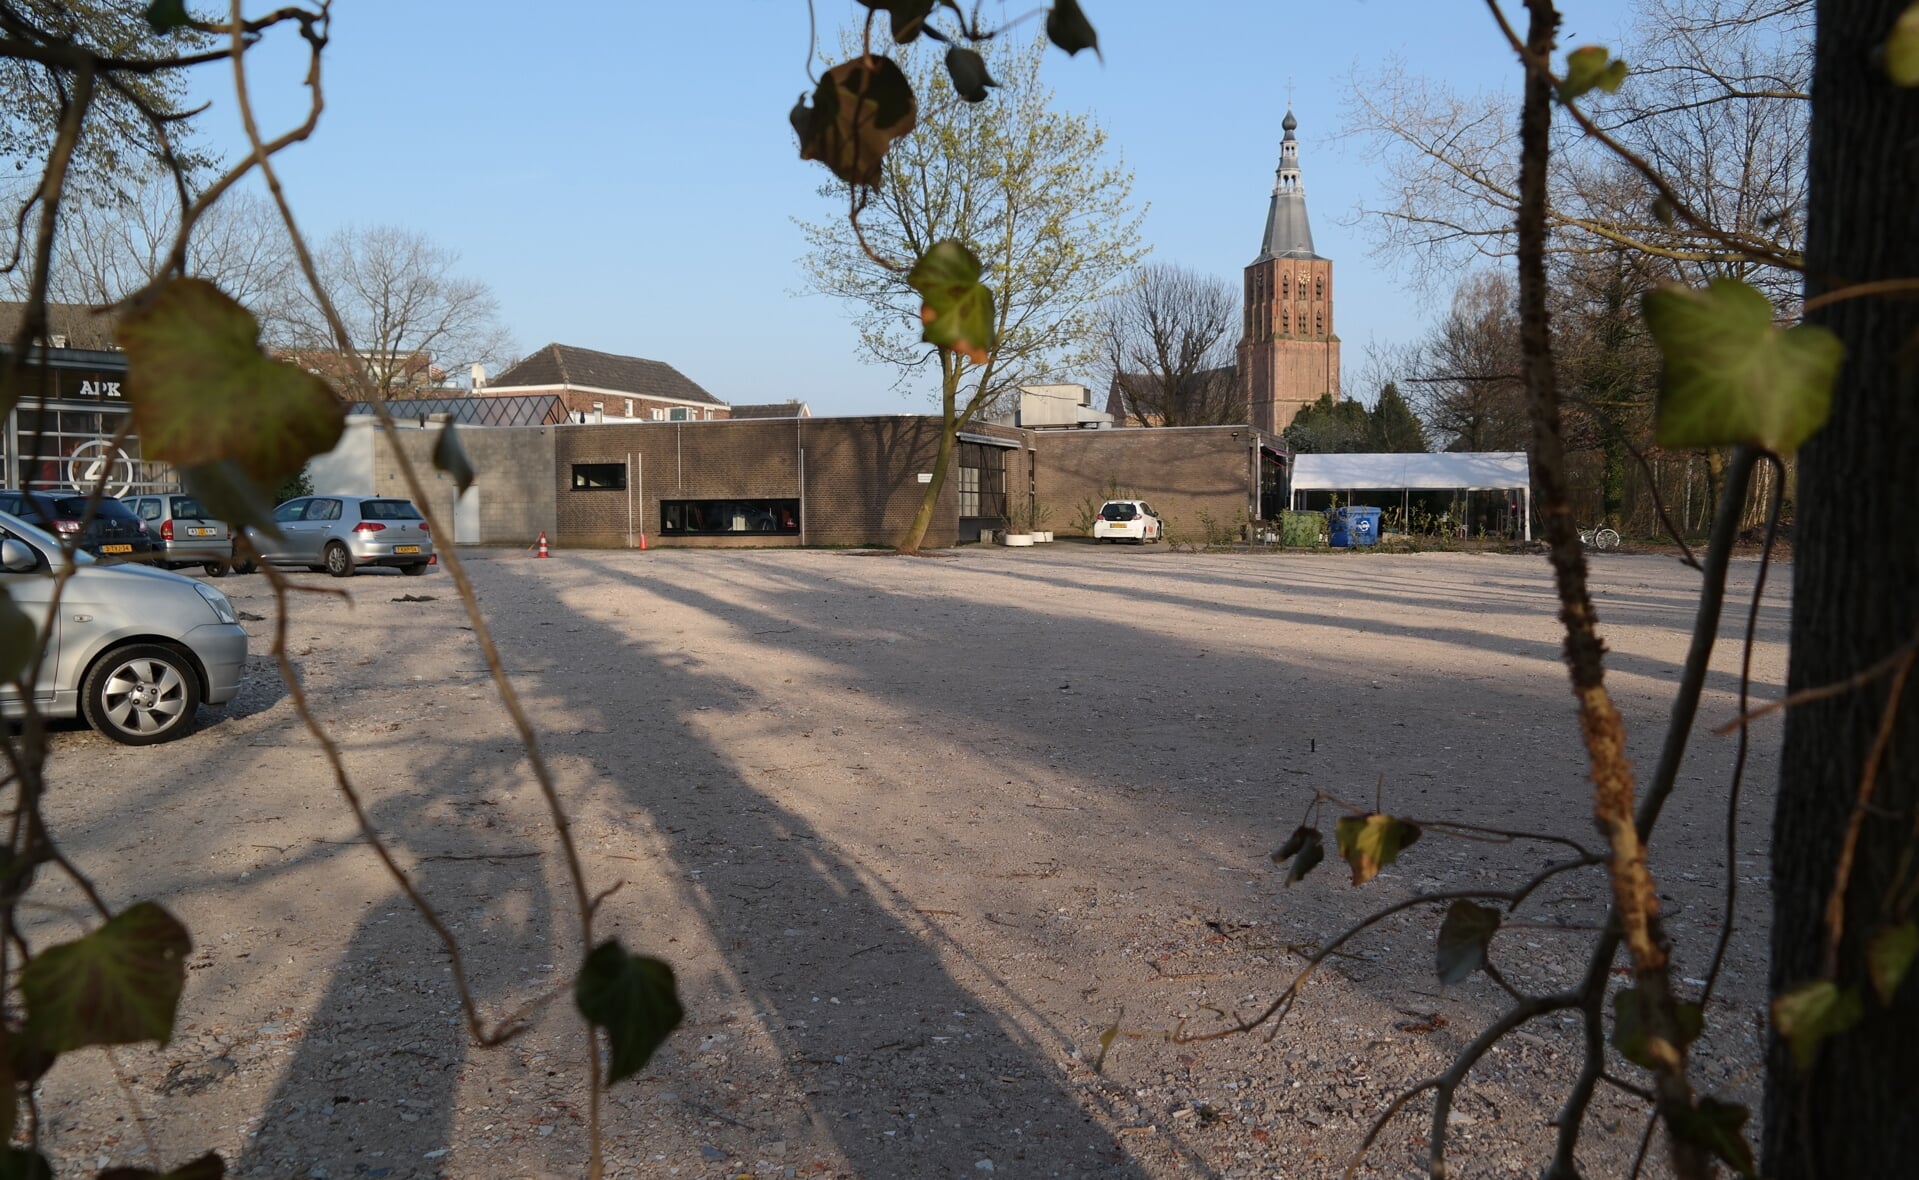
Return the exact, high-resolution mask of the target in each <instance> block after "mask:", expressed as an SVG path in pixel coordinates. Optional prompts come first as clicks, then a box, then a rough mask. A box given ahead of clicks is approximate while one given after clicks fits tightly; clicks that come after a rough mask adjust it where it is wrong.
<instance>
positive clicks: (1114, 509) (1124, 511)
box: [1099, 500, 1139, 520]
mask: <svg viewBox="0 0 1919 1180" xmlns="http://www.w3.org/2000/svg"><path fill="white" fill-rule="evenodd" d="M1099 514H1100V515H1101V516H1103V517H1105V518H1106V519H1107V520H1131V519H1133V518H1134V517H1135V516H1138V515H1139V509H1137V508H1135V507H1133V505H1131V504H1128V503H1126V502H1124V501H1119V500H1116V501H1114V502H1113V503H1111V504H1108V505H1107V506H1106V507H1104V508H1102V509H1100V510H1099Z"/></svg>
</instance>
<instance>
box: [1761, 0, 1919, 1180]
mask: <svg viewBox="0 0 1919 1180" xmlns="http://www.w3.org/2000/svg"><path fill="white" fill-rule="evenodd" d="M1907 3H1908V0H1825V2H1823V3H1821V4H1820V5H1819V10H1818V32H1817V50H1816V54H1817V60H1816V62H1815V66H1814V76H1813V86H1812V92H1813V95H1814V97H1815V102H1814V106H1813V115H1812V146H1811V160H1810V169H1809V180H1810V197H1809V200H1808V231H1807V250H1806V272H1807V274H1808V276H1809V278H1808V280H1807V294H1808V296H1812V295H1817V294H1819V293H1820V292H1821V291H1826V290H1832V289H1834V288H1836V287H1840V286H1843V285H1845V284H1846V283H1849V282H1862V281H1870V280H1874V279H1885V278H1900V279H1912V278H1915V277H1919V202H1916V201H1915V200H1914V198H1913V193H1914V191H1915V188H1916V187H1919V148H1916V147H1915V145H1919V90H1900V89H1898V88H1896V87H1894V86H1892V85H1891V84H1890V82H1888V80H1887V78H1886V76H1885V73H1884V70H1883V67H1882V65H1881V56H1880V55H1881V47H1882V46H1883V44H1884V42H1885V40H1886V35H1887V33H1888V32H1889V31H1890V30H1891V29H1892V27H1893V23H1894V21H1895V20H1896V19H1897V18H1898V16H1899V14H1900V11H1901V10H1902V9H1904V8H1905V7H1906V5H1907ZM1808 318H1810V319H1812V320H1814V321H1815V322H1819V323H1824V324H1826V325H1827V326H1829V327H1831V328H1832V329H1833V330H1834V331H1836V332H1837V333H1838V334H1839V336H1840V339H1841V340H1843V341H1844V343H1845V346H1846V363H1845V368H1844V370H1843V371H1842V372H1841V374H1840V377H1839V382H1838V387H1837V389H1836V390H1835V392H1834V397H1833V412H1832V420H1831V422H1830V424H1829V425H1827V426H1826V428H1825V429H1824V430H1823V431H1822V432H1821V433H1820V434H1819V435H1818V436H1817V437H1815V438H1814V439H1813V440H1812V441H1811V442H1809V443H1808V444H1807V445H1806V447H1805V448H1804V450H1803V451H1802V452H1801V462H1800V467H1799V473H1798V474H1799V478H1798V504H1797V508H1798V517H1797V523H1798V526H1799V527H1798V528H1796V529H1795V533H1794V540H1795V546H1794V549H1795V552H1794V561H1793V604H1792V665H1791V673H1790V677H1789V686H1790V688H1792V689H1794V690H1798V689H1805V688H1811V687H1814V686H1817V685H1823V684H1831V683H1834V682H1837V681H1843V680H1845V679H1846V678H1847V677H1850V676H1852V675H1853V674H1854V673H1856V672H1858V671H1860V670H1861V669H1864V668H1866V667H1869V666H1870V665H1872V664H1874V663H1875V662H1878V661H1880V660H1883V659H1884V658H1885V657H1886V656H1887V655H1888V654H1889V653H1891V652H1893V651H1894V650H1896V649H1898V648H1899V647H1900V646H1901V645H1902V644H1906V643H1909V642H1911V641H1912V639H1913V636H1914V634H1915V628H1919V375H1916V374H1915V358H1914V356H1913V353H1912V349H1913V347H1914V343H1913V342H1914V341H1915V340H1916V339H1919V302H1915V301H1913V300H1912V299H1911V297H1910V296H1906V297H1904V298H1899V297H1893V298H1885V297H1872V298H1862V299H1851V300H1846V301H1844V302H1840V303H1837V304H1833V305H1831V306H1828V307H1825V308H1821V309H1818V310H1817V311H1815V312H1814V313H1813V314H1812V315H1811V316H1809V317H1808ZM1902 350H1904V351H1905V355H1904V356H1903V358H1902V356H1901V351H1902ZM1915 680H1919V677H1915ZM1889 682H1890V678H1889V677H1886V676H1881V677H1879V678H1878V679H1877V680H1875V681H1874V682H1872V683H1871V684H1870V685H1868V686H1867V687H1864V688H1861V689H1857V690H1854V691H1850V692H1845V693H1841V694H1839V695H1837V696H1833V697H1829V698H1827V699H1824V700H1819V701H1814V702H1812V703H1809V704H1805V705H1801V706H1799V707H1797V708H1795V709H1793V710H1792V711H1791V713H1790V715H1789V716H1788V718H1787V720H1786V727H1785V748H1784V753H1783V758H1782V766H1781V775H1780V784H1779V798H1778V805H1777V814H1776V816H1775V819H1774V826H1773V849H1772V855H1773V883H1772V894H1773V932H1772V988H1773V991H1774V992H1775V994H1776V993H1778V992H1779V991H1782V990H1784V989H1786V988H1789V987H1792V986H1793V985H1795V984H1799V983H1802V982H1805V981H1807V980H1810V979H1816V978H1820V977H1822V976H1823V975H1824V974H1825V973H1826V970H1827V955H1826V938H1827V934H1828V929H1827V924H1826V914H1825V911H1826V904H1827V899H1828V896H1829V895H1830V894H1831V892H1832V890H1833V884H1834V880H1835V874H1836V865H1837V862H1838V857H1839V852H1840V847H1841V844H1842V841H1843V839H1844V836H1845V832H1846V829H1847V824H1848V819H1849V816H1850V815H1851V813H1852V811H1853V805H1854V800H1855V799H1856V797H1857V794H1858V790H1859V785H1860V782H1861V776H1862V773H1863V772H1864V769H1865V766H1866V763H1867V760H1868V756H1869V754H1870V751H1871V750H1872V748H1873V744H1874V738H1875V735H1876V734H1877V733H1878V732H1879V728H1880V724H1881V720H1882V717H1883V716H1884V715H1885V713H1886V710H1887V707H1888V700H1889V693H1890V683H1889ZM1895 709H1896V711H1895V712H1894V713H1893V714H1892V730H1891V735H1890V736H1891V741H1890V745H1889V747H1888V749H1887V752H1886V754H1885V758H1884V761H1883V763H1882V764H1881V765H1880V767H1879V770H1878V775H1877V778H1876V780H1875V783H1874V790H1873V795H1872V802H1873V804H1874V810H1873V811H1871V812H1869V813H1868V814H1867V817H1866V819H1865V822H1864V826H1863V829H1862V832H1861V836H1860V840H1859V845H1858V851H1857V854H1856V860H1855V863H1854V867H1853V870H1852V874H1851V884H1850V888H1848V889H1847V890H1846V892H1845V894H1844V902H1845V908H1844V911H1843V912H1844V922H1843V925H1842V929H1843V937H1842V939H1841V940H1840V943H1839V948H1838V949H1839V954H1838V957H1837V981H1838V983H1839V984H1840V985H1841V986H1842V987H1853V988H1856V989H1858V990H1859V992H1860V993H1861V995H1862V998H1863V1002H1864V1017H1863V1019H1862V1020H1861V1021H1860V1023H1859V1024H1858V1025H1857V1026H1856V1027H1855V1028H1853V1029H1852V1030H1851V1031H1850V1032H1846V1033H1842V1034H1840V1035H1839V1036H1836V1037H1834V1038H1832V1039H1830V1040H1828V1041H1827V1042H1825V1044H1824V1046H1823V1048H1822V1049H1821V1051H1820V1053H1819V1056H1818V1058H1817V1060H1816V1061H1815V1062H1814V1063H1813V1065H1812V1066H1811V1068H1809V1069H1806V1070H1800V1069H1798V1068H1797V1067H1795V1066H1794V1065H1793V1063H1792V1061H1791V1060H1790V1057H1789V1055H1788V1054H1787V1053H1786V1051H1785V1048H1784V1046H1783V1045H1782V1044H1781V1043H1780V1042H1779V1039H1778V1038H1777V1037H1776V1036H1775V1037H1774V1038H1773V1043H1772V1044H1771V1046H1770V1061H1769V1070H1768V1085H1767V1092H1766V1128H1765V1167H1764V1171H1765V1174H1766V1175H1767V1176H1769V1177H1773V1178H1775V1180H1810V1178H1811V1177H1815V1176H1817V1177H1821V1178H1824V1180H1837V1178H1838V1177H1854V1176H1862V1177H1863V1176H1903V1175H1911V1174H1912V1173H1913V1169H1914V1167H1915V1162H1914V1161H1915V1160H1919V1118H1915V1117H1913V1116H1914V1112H1915V1110H1919V972H1910V973H1908V975H1907V977H1906V979H1905V983H1904V986H1903V988H1902V989H1901V990H1900V992H1899V993H1898V995H1897V996H1896V997H1895V1003H1894V1004H1893V1006H1892V1007H1890V1008H1887V1007H1884V1006H1882V1005H1881V1004H1880V1003H1879V1001H1878V1000H1877V999H1876V998H1875V997H1874V995H1873V993H1872V989H1871V986H1870V985H1869V983H1868V982H1867V975H1866V967H1865V945H1866V942H1867V940H1868V939H1869V938H1870V937H1871V935H1872V933H1873V932H1874V930H1875V928H1876V927H1877V926H1878V925H1879V924H1880V923H1882V922H1885V921H1888V920H1891V919H1893V918H1895V917H1896V916H1898V912H1897V911H1896V910H1893V911H1889V910H1888V907H1887V905H1886V899H1887V894H1888V892H1889V890H1890V889H1891V888H1892V887H1893V885H1894V883H1895V880H1896V879H1897V875H1898V874H1899V873H1900V871H1901V870H1902V869H1904V870H1905V871H1907V872H1908V873H1910V872H1911V871H1912V867H1913V866H1912V865H1910V864H1908V863H1905V861H1904V859H1903V858H1905V857H1907V856H1908V855H1910V854H1912V853H1914V852H1915V845H1916V844H1919V841H1916V840H1915V836H1914V815H1915V807H1916V806H1919V683H1912V684H1909V685H1908V687H1907V688H1906V690H1905V692H1904V694H1903V697H1902V699H1901V700H1900V701H1899V702H1898V704H1897V705H1896V706H1895ZM1735 871H1736V870H1735ZM1908 884H1910V879H1909V878H1908ZM1907 896H1908V897H1910V896H1911V894H1910V893H1908V894H1907ZM1905 916H1907V917H1911V916H1913V914H1912V912H1911V910H1910V909H1907V910H1906V911H1905Z"/></svg>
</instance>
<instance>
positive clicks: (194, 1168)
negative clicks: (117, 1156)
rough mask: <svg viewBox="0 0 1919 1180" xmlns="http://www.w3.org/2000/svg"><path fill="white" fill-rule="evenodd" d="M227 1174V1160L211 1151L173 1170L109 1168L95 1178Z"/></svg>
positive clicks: (167, 1179)
mask: <svg viewBox="0 0 1919 1180" xmlns="http://www.w3.org/2000/svg"><path fill="white" fill-rule="evenodd" d="M226 1174H227V1164H226V1161H225V1160H223V1159H221V1158H220V1156H219V1155H218V1153H216V1152H211V1151H209V1152H207V1153H206V1154H205V1155H203V1156H201V1157H200V1158H199V1159H197V1160H194V1161H193V1162H192V1163H190V1164H182V1165H181V1166H179V1167H177V1168H175V1169H173V1170H172V1171H171V1172H156V1171H154V1170H153V1169H151V1168H108V1169H107V1170H106V1171H104V1172H102V1173H100V1175H99V1176H98V1177H96V1178H95V1180H149V1178H150V1180H221V1177H223V1176H225V1175H226Z"/></svg>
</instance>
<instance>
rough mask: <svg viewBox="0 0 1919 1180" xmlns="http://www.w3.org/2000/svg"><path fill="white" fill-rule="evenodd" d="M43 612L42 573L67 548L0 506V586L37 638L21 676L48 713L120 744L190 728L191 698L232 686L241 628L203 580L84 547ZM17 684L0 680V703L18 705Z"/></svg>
mask: <svg viewBox="0 0 1919 1180" xmlns="http://www.w3.org/2000/svg"><path fill="white" fill-rule="evenodd" d="M70 560H71V561H72V563H73V573H72V575H71V576H69V577H68V578H67V580H66V586H65V588H64V589H63V590H62V591H61V593H60V614H59V616H58V618H54V617H53V613H52V606H53V592H54V585H55V579H54V576H53V575H54V572H55V571H57V570H60V569H63V568H65V566H66V563H67V562H68V561H69V557H68V555H67V554H66V553H64V552H63V551H62V550H61V547H60V542H59V541H57V540H55V539H54V538H53V537H52V536H50V535H49V534H47V533H45V532H42V531H41V530H39V529H37V528H35V527H34V526H32V525H30V524H27V523H26V522H25V521H23V520H21V519H20V518H19V517H16V516H12V515H9V514H7V513H4V512H0V585H4V586H5V587H6V591H7V596H8V597H9V598H11V599H13V602H14V604H15V605H16V606H18V607H19V608H20V609H21V610H22V611H24V612H25V613H26V616H27V618H28V619H29V620H31V621H32V623H33V625H34V627H35V628H36V629H37V633H38V634H41V635H44V636H46V637H47V643H46V658H45V659H43V660H41V661H40V666H39V668H38V669H37V670H36V672H35V673H34V674H33V676H32V681H33V688H32V692H33V701H34V704H35V705H36V706H37V707H38V708H39V710H40V712H41V713H42V714H45V715H47V716H52V717H73V716H83V717H85V718H86V720H87V723H88V724H90V725H92V726H93V728H95V729H97V730H99V731H100V732H101V733H103V734H105V735H106V736H107V737H110V738H112V739H113V740H114V741H116V742H122V743H124V744H126V745H130V746H145V745H151V744H153V743H154V742H164V741H171V740H172V739H174V738H177V737H184V736H186V735H187V734H188V733H190V732H192V730H193V724H194V720H195V714H196V713H197V712H198V710H199V707H200V705H201V703H202V702H204V703H206V704H209V705H221V704H225V703H226V702H227V701H230V700H232V699H233V694H234V693H235V692H237V691H238V690H239V687H240V676H241V673H242V672H243V671H244V670H245V668H246V662H247V633H246V632H245V631H243V630H241V628H240V624H239V620H238V619H237V617H236V616H235V615H234V613H233V604H232V603H230V602H228V601H227V596H226V595H224V594H222V593H220V592H219V591H218V590H215V589H214V588H213V587H211V586H209V585H207V584H206V583H204V582H196V581H194V580H193V579H192V578H188V577H183V576H181V575H180V574H175V573H169V572H168V571H166V570H158V569H154V568H152V567H150V566H144V565H133V564H128V565H102V564H96V563H95V562H94V560H93V558H92V557H90V556H88V555H87V554H85V553H76V554H74V555H72V557H71V559H70ZM25 710H26V704H25V702H24V701H22V700H21V698H20V692H19V689H18V687H17V686H15V685H14V684H12V683H7V684H5V685H3V686H0V712H3V713H5V715H6V716H9V717H17V716H19V715H20V714H21V713H23V712H25Z"/></svg>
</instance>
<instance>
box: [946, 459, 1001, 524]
mask: <svg viewBox="0 0 1919 1180" xmlns="http://www.w3.org/2000/svg"><path fill="white" fill-rule="evenodd" d="M958 458H959V492H960V497H959V501H960V502H959V514H960V515H961V516H970V517H978V518H980V519H982V520H1005V519H1006V449H1005V448H1003V447H989V446H987V445H985V444H984V443H969V442H963V443H961V444H960V445H959V456H958Z"/></svg>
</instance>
